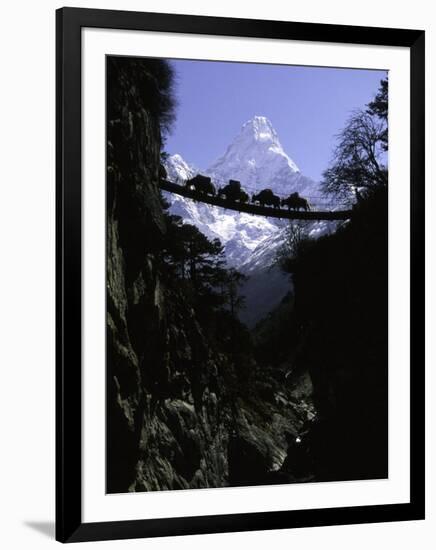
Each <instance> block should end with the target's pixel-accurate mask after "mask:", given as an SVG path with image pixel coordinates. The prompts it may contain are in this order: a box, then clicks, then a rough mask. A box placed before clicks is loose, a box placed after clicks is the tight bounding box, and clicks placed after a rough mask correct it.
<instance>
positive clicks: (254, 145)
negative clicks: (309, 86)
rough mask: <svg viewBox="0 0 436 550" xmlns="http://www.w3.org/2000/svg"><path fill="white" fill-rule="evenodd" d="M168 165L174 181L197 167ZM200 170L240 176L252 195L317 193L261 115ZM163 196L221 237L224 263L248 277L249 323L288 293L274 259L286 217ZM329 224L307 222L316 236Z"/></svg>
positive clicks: (218, 178)
mask: <svg viewBox="0 0 436 550" xmlns="http://www.w3.org/2000/svg"><path fill="white" fill-rule="evenodd" d="M166 169H167V172H168V176H169V178H170V179H171V180H172V181H185V180H187V179H189V178H191V177H193V176H194V175H195V174H197V173H199V172H200V170H199V169H198V168H196V167H194V166H193V165H191V164H189V163H187V162H186V161H185V160H184V159H183V158H182V157H181V155H180V154H176V155H172V156H170V157H169V158H168V159H167V161H166ZM201 173H203V174H207V175H209V176H210V177H211V178H212V181H213V182H214V183H215V185H216V186H217V187H219V186H221V185H225V184H226V183H227V182H228V180H229V179H236V180H239V181H240V182H241V185H242V187H243V188H244V189H245V190H246V191H247V192H248V193H249V194H250V195H252V194H253V193H256V192H258V191H260V190H261V189H264V188H270V189H272V190H273V191H274V192H275V193H276V194H278V195H280V196H282V197H285V196H288V195H289V194H290V193H292V192H294V191H297V192H299V193H300V194H301V195H302V196H313V195H317V194H319V192H320V190H319V184H318V183H317V182H315V181H313V180H311V179H310V178H308V177H306V176H304V175H303V174H302V173H301V172H300V170H299V168H298V166H297V165H296V163H295V162H294V161H293V160H292V159H291V158H290V156H289V155H288V154H287V153H286V152H285V151H284V150H283V147H282V145H281V143H280V140H279V137H278V135H277V132H276V131H275V129H274V127H273V126H272V124H271V122H270V121H269V120H268V119H267V118H266V117H263V116H255V117H254V118H252V119H251V120H249V121H247V122H246V123H245V124H244V125H243V126H242V128H241V130H240V132H239V134H238V135H237V136H236V137H235V139H234V140H233V142H232V143H231V144H230V145H229V146H228V148H227V150H226V152H225V153H224V154H223V155H222V156H221V157H220V158H219V159H218V160H216V161H215V162H214V163H213V164H212V165H211V166H210V167H209V168H207V169H206V170H204V171H201ZM166 198H167V199H168V201H169V202H170V204H171V207H170V211H171V213H173V214H176V215H179V216H181V217H182V218H183V220H184V221H185V223H191V224H193V225H195V226H196V227H198V228H199V229H200V231H201V232H202V233H204V234H205V235H206V236H207V237H209V238H219V239H220V241H221V242H222V243H223V245H224V247H225V253H226V259H227V262H228V264H229V265H232V266H234V267H236V268H237V269H239V270H240V271H242V272H244V273H245V274H246V275H248V276H249V277H250V279H249V281H248V282H247V283H246V285H245V286H244V288H243V293H244V294H245V295H246V302H247V307H246V310H245V311H244V312H242V313H241V318H242V319H243V320H244V321H245V322H247V324H248V325H249V326H252V325H253V324H255V323H256V322H257V321H258V320H259V319H261V318H262V317H263V316H265V315H266V314H267V313H268V311H270V310H271V309H272V308H274V307H275V306H276V305H277V304H278V303H280V301H281V299H282V298H283V296H284V295H285V294H286V293H287V292H289V289H290V283H289V278H288V277H287V276H285V275H284V274H282V273H281V271H280V270H279V268H278V267H272V264H273V263H274V260H275V256H276V254H277V251H278V249H279V248H280V246H281V245H282V244H283V242H284V239H285V233H286V227H287V226H288V222H286V221H281V220H276V219H273V218H266V217H261V216H252V215H250V214H245V213H238V212H234V211H226V210H224V209H222V208H219V207H216V206H211V205H207V204H204V203H200V202H195V201H193V200H191V199H187V198H185V197H181V196H178V195H172V194H169V193H167V194H166ZM330 227H331V225H329V224H328V223H326V222H320V223H310V224H308V225H307V230H308V232H309V234H312V235H314V236H318V234H323V233H325V232H326V231H329V230H330Z"/></svg>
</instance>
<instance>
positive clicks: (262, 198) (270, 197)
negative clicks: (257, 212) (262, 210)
mask: <svg viewBox="0 0 436 550" xmlns="http://www.w3.org/2000/svg"><path fill="white" fill-rule="evenodd" d="M251 202H253V203H256V202H258V203H259V204H260V206H265V205H266V206H273V207H274V208H280V197H278V196H277V195H274V193H273V192H272V190H271V189H262V191H260V192H259V193H257V195H256V194H254V195H253V196H252V197H251Z"/></svg>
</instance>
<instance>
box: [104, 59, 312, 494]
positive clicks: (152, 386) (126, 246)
mask: <svg viewBox="0 0 436 550" xmlns="http://www.w3.org/2000/svg"><path fill="white" fill-rule="evenodd" d="M156 63H161V62H157V61H153V60H152V61H150V60H129V59H125V58H109V60H108V90H110V94H109V96H108V146H107V158H108V174H107V490H108V492H126V491H152V490H166V489H187V488H197V487H221V486H226V485H228V484H229V483H230V484H232V485H238V484H250V483H261V482H267V480H268V475H269V473H271V472H278V471H279V470H280V468H281V467H282V465H283V463H284V461H285V459H286V457H287V450H288V446H289V437H290V438H291V439H292V438H295V436H296V434H297V433H298V429H299V426H301V425H302V424H303V422H304V420H305V417H306V416H307V411H305V410H303V409H301V407H300V404H296V402H293V401H292V391H293V389H292V387H291V386H289V388H286V384H285V385H283V384H282V385H281V386H280V383H279V382H278V381H277V380H280V379H283V380H284V371H283V372H277V373H275V374H274V375H271V376H270V377H268V376H269V375H268V376H267V375H266V374H265V373H264V374H263V375H262V376H259V378H258V379H257V382H256V384H257V386H258V387H257V390H256V391H257V392H258V394H259V395H260V393H262V392H263V394H264V395H265V399H263V400H262V404H261V403H260V400H259V395H258V394H255V395H252V396H251V397H250V396H249V395H248V394H247V395H246V396H244V397H243V398H242V397H241V393H239V394H238V393H237V392H236V391H235V387H237V385H238V381H237V378H238V373H237V372H236V370H237V369H236V368H235V365H234V364H233V362H232V360H231V359H230V358H229V357H228V356H226V354H224V353H220V352H217V350H216V349H214V348H213V346H211V345H210V342H208V340H207V336H206V335H205V333H204V331H203V329H202V327H201V326H200V323H199V321H198V319H197V317H196V314H195V312H194V310H193V308H192V307H191V305H190V304H189V303H188V301H187V300H186V298H185V296H184V295H183V293H182V292H181V291H180V290H179V289H178V287H177V285H174V284H172V282H171V281H170V280H168V278H167V277H166V276H165V274H163V273H162V272H161V269H160V265H161V264H160V257H161V254H162V246H163V243H164V241H165V235H166V231H167V227H166V220H165V216H164V214H163V210H162V205H161V199H160V196H159V192H158V187H157V182H158V172H159V165H160V150H161V134H160V131H161V130H160V128H161V124H160V122H161V120H160V115H161V114H162V113H160V111H159V110H162V109H164V108H165V106H162V105H161V104H160V103H159V101H160V99H159V98H160V95H161V94H162V93H164V92H165V91H164V90H162V79H161V78H160V77H161V75H162V72H164V73H165V69H163V68H162V67H161V66H158V65H156ZM138 64H139V65H140V66H138ZM158 77H159V78H160V79H159V78H158ZM164 115H165V113H164ZM253 368H254V367H253ZM285 370H286V369H285ZM275 379H276V380H275ZM274 380H275V381H274ZM255 393H256V392H255ZM289 479H290V478H289V476H288V477H287V478H286V480H289Z"/></svg>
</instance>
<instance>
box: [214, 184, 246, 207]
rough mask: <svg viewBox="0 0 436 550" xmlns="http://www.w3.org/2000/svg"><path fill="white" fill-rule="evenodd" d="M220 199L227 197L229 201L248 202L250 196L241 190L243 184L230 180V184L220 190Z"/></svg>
mask: <svg viewBox="0 0 436 550" xmlns="http://www.w3.org/2000/svg"><path fill="white" fill-rule="evenodd" d="M218 196H219V197H225V199H226V200H228V201H233V202H236V201H239V202H248V199H249V197H248V194H247V193H246V192H245V191H244V190H243V189H241V182H240V181H237V180H229V183H228V184H227V185H225V186H224V187H221V188H220V189H219V190H218Z"/></svg>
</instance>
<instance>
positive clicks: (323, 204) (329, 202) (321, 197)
mask: <svg viewBox="0 0 436 550" xmlns="http://www.w3.org/2000/svg"><path fill="white" fill-rule="evenodd" d="M186 181H187V180H185V179H183V178H180V177H177V178H176V179H175V181H174V182H173V183H176V184H177V185H181V186H184V185H185V184H186ZM211 181H212V183H213V184H214V186H215V188H216V190H217V191H218V189H219V188H221V187H224V186H226V185H227V184H228V183H229V182H228V180H224V179H222V178H219V177H215V176H214V177H213V179H212V178H211ZM266 187H267V186H265V188H266ZM241 189H242V190H243V191H245V192H248V193H249V195H250V200H251V196H252V195H253V194H255V193H259V191H261V188H258V187H253V186H252V185H246V184H243V185H242V184H241ZM291 192H292V191H290V192H289V193H286V194H284V193H280V192H276V191H274V195H277V196H278V197H279V198H280V199H286V198H287V197H289V195H290V194H291ZM304 198H305V199H307V200H308V201H309V204H310V205H311V207H312V208H314V207H315V208H322V209H327V210H337V209H339V208H343V209H349V208H351V207H352V206H353V204H354V201H352V200H351V199H350V200H346V199H343V198H341V199H337V198H333V197H331V196H330V197H329V196H328V195H325V194H323V193H310V194H307V195H306V194H305V195H304Z"/></svg>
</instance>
